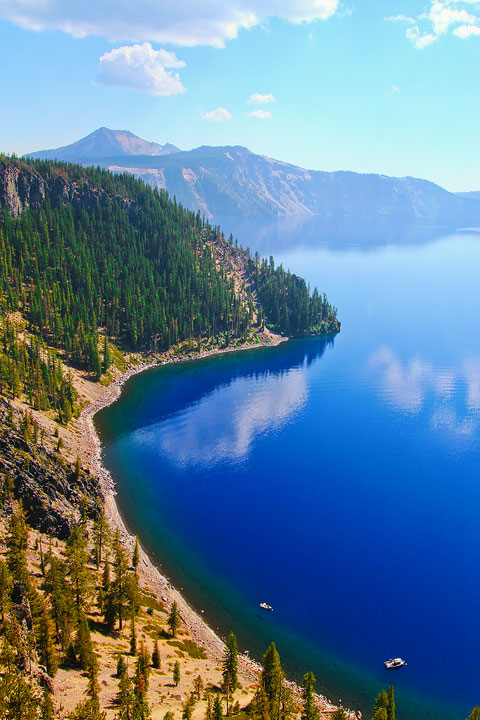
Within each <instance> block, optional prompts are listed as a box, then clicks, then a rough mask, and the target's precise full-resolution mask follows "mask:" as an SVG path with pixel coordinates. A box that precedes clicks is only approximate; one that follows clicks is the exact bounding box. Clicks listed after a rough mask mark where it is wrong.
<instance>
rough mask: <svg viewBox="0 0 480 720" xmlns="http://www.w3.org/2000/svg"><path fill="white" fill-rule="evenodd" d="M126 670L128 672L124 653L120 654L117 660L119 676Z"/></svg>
mask: <svg viewBox="0 0 480 720" xmlns="http://www.w3.org/2000/svg"><path fill="white" fill-rule="evenodd" d="M124 672H127V663H126V662H125V658H124V657H123V655H119V656H118V660H117V677H118V678H119V677H121V676H122V675H123V673H124Z"/></svg>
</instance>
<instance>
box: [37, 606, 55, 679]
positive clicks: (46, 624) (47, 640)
mask: <svg viewBox="0 0 480 720" xmlns="http://www.w3.org/2000/svg"><path fill="white" fill-rule="evenodd" d="M52 635H53V633H52V622H51V620H50V617H49V615H48V612H47V610H46V608H44V609H43V612H42V616H41V620H40V631H39V643H38V652H39V656H40V662H41V663H42V665H44V666H45V668H46V670H47V673H48V674H49V675H50V677H55V674H56V672H57V669H58V662H57V653H56V651H55V645H54V643H53V637H52Z"/></svg>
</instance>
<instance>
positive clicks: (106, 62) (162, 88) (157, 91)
mask: <svg viewBox="0 0 480 720" xmlns="http://www.w3.org/2000/svg"><path fill="white" fill-rule="evenodd" d="M184 66H185V63H184V62H183V61H182V60H179V59H178V58H177V56H176V55H175V53H172V52H168V50H154V49H153V48H152V46H151V45H150V43H148V42H146V43H143V45H125V46H123V47H119V48H115V49H114V50H111V51H110V52H106V53H105V54H104V55H102V56H101V58H100V72H99V74H98V76H97V81H98V82H100V83H103V84H104V85H117V86H120V87H126V88H130V89H131V90H135V91H136V92H143V93H149V94H150V95H178V94H179V93H183V92H185V87H184V86H183V84H182V82H181V80H180V78H179V76H178V73H176V72H172V71H171V70H167V69H166V68H181V67H184Z"/></svg>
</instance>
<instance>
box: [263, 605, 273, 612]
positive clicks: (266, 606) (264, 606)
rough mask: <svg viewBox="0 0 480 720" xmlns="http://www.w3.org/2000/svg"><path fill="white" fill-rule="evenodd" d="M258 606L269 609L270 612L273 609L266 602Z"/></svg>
mask: <svg viewBox="0 0 480 720" xmlns="http://www.w3.org/2000/svg"><path fill="white" fill-rule="evenodd" d="M260 607H261V608H262V610H269V611H270V612H271V611H272V610H273V607H272V606H271V605H268V604H267V603H260Z"/></svg>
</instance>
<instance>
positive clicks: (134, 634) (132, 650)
mask: <svg viewBox="0 0 480 720" xmlns="http://www.w3.org/2000/svg"><path fill="white" fill-rule="evenodd" d="M136 653H137V632H136V629H135V613H134V612H132V618H131V626H130V655H136Z"/></svg>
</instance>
